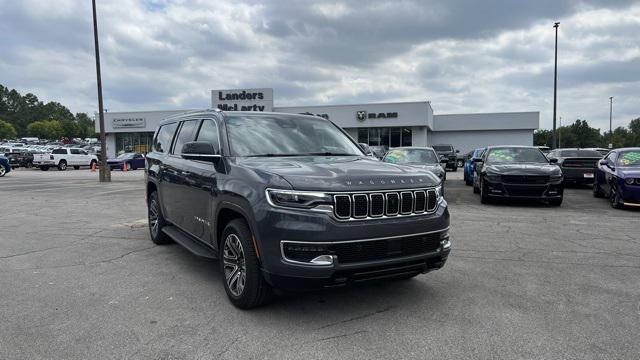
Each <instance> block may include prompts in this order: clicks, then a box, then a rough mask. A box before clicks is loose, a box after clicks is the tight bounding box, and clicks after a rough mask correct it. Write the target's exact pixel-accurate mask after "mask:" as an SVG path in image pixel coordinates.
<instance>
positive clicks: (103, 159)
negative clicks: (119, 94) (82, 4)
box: [91, 0, 111, 182]
mask: <svg viewBox="0 0 640 360" xmlns="http://www.w3.org/2000/svg"><path fill="white" fill-rule="evenodd" d="M91 2H92V4H93V40H94V43H95V49H96V77H97V79H98V112H99V117H100V159H99V160H100V170H99V177H100V182H111V169H110V168H109V167H108V166H107V139H106V135H105V133H104V108H103V104H102V76H101V75H100V47H99V46H98V19H97V17H96V0H92V1H91Z"/></svg>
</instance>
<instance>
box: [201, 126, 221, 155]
mask: <svg viewBox="0 0 640 360" xmlns="http://www.w3.org/2000/svg"><path fill="white" fill-rule="evenodd" d="M197 140H198V141H206V142H208V143H210V144H211V145H213V148H214V149H215V151H216V154H220V138H219V137H218V124H217V123H216V122H215V121H213V120H204V121H203V122H202V126H201V127H200V132H198V139H197Z"/></svg>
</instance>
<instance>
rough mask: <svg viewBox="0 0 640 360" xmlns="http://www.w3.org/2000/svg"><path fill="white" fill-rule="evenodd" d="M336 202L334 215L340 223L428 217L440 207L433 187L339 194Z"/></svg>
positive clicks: (334, 197) (334, 199) (334, 196)
mask: <svg viewBox="0 0 640 360" xmlns="http://www.w3.org/2000/svg"><path fill="white" fill-rule="evenodd" d="M333 201H334V204H333V205H334V206H333V208H334V209H333V214H334V216H335V217H336V218H337V219H338V220H350V219H351V220H363V219H374V218H384V217H395V216H411V215H420V214H429V213H432V212H434V211H435V210H436V208H437V207H438V199H437V197H436V191H435V189H434V188H423V189H406V190H398V191H380V192H376V191H363V192H361V193H337V194H334V195H333Z"/></svg>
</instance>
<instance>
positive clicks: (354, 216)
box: [351, 193, 369, 219]
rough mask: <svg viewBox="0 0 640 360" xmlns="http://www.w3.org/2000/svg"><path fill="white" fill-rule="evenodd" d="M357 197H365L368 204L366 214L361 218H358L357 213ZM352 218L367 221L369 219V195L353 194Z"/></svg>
mask: <svg viewBox="0 0 640 360" xmlns="http://www.w3.org/2000/svg"><path fill="white" fill-rule="evenodd" d="M356 196H359V197H362V196H364V200H365V201H366V202H367V206H366V214H364V216H363V215H360V216H356V214H355V212H356ZM351 217H352V218H354V219H366V218H368V217H369V197H368V196H367V194H359V193H358V194H353V195H351Z"/></svg>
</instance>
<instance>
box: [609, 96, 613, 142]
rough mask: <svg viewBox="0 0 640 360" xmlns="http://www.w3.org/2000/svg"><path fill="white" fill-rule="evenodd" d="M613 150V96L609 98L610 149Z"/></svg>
mask: <svg viewBox="0 0 640 360" xmlns="http://www.w3.org/2000/svg"><path fill="white" fill-rule="evenodd" d="M611 148H613V96H609V149H611Z"/></svg>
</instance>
